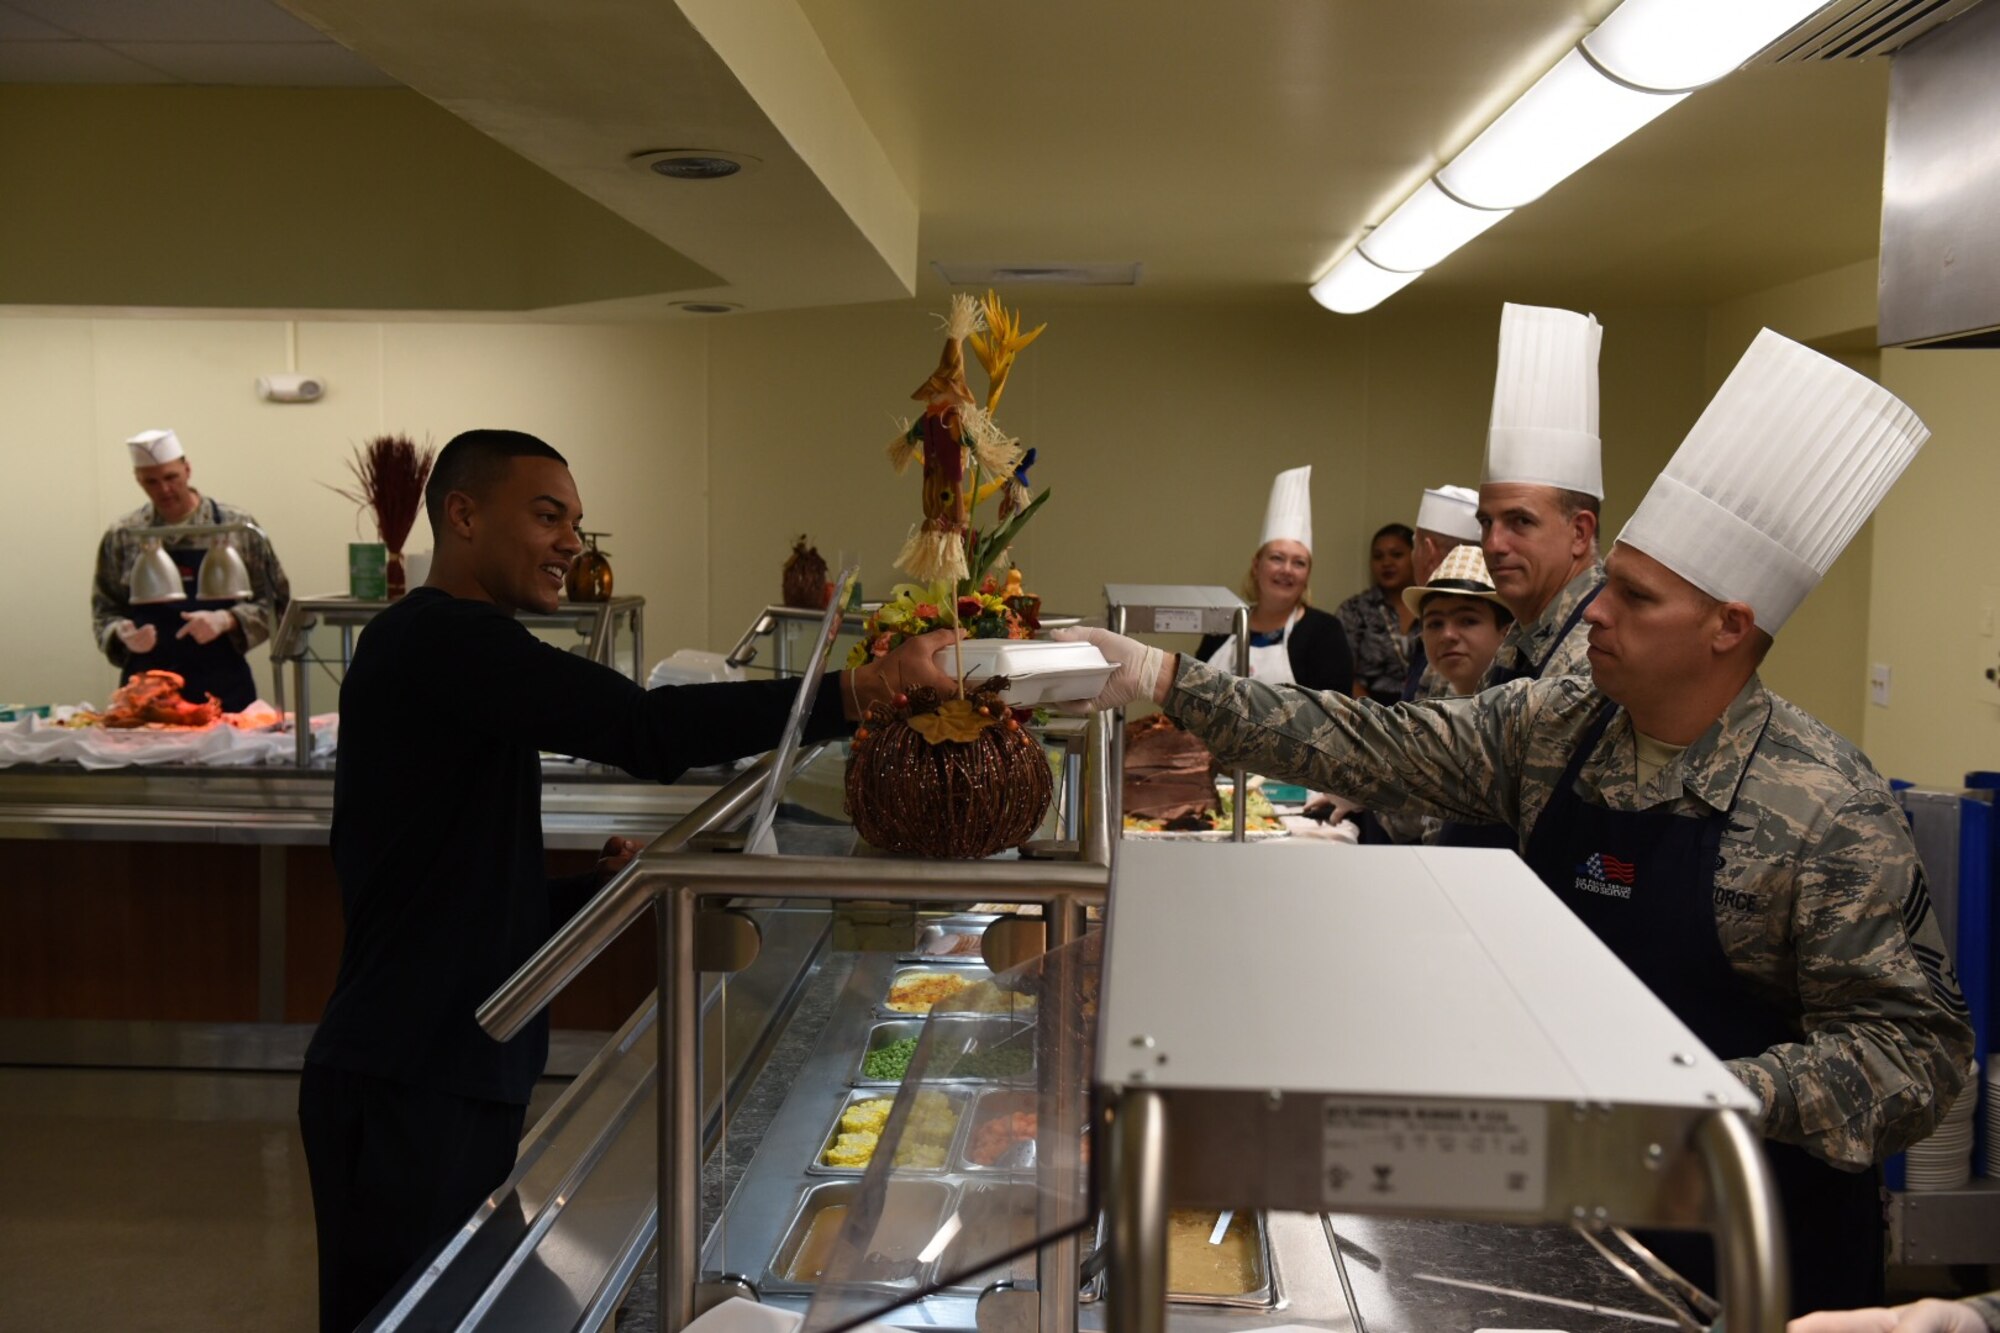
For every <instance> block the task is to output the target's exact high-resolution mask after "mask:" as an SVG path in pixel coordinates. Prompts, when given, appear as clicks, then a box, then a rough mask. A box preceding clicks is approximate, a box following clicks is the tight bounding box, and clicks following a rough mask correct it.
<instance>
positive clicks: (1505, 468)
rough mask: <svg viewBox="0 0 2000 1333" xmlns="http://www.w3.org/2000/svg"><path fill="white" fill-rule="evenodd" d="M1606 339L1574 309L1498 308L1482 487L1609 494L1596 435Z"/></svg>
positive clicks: (1600, 328)
mask: <svg viewBox="0 0 2000 1333" xmlns="http://www.w3.org/2000/svg"><path fill="white" fill-rule="evenodd" d="M1603 341H1604V328H1603V326H1602V325H1600V324H1599V323H1598V322H1597V321H1596V319H1594V318H1592V317H1591V316H1589V315H1579V314H1577V313H1576V312H1575V311H1574V310H1552V309H1550V308H1549V307H1547V306H1538V305H1513V304H1511V303H1510V304H1508V305H1504V306H1502V307H1500V369H1499V372H1498V373H1497V374H1496V375H1495V376H1494V379H1493V420H1492V424H1491V425H1490V426H1489V427H1488V428H1487V431H1486V470H1485V472H1484V473H1483V474H1482V475H1481V477H1480V478H1479V480H1480V482H1481V483H1482V484H1483V483H1485V482H1489V481H1498V482H1526V483H1528V484H1530V485H1535V486H1554V487H1556V488H1557V489H1558V490H1565V491H1582V492H1583V493H1584V494H1585V495H1591V496H1595V497H1596V498H1598V499H1600V500H1602V499H1603V498H1604V463H1603V459H1602V456H1601V455H1602V452H1603V450H1602V446H1601V444H1600V442H1599V440H1598V436H1597V348H1598V345H1599V344H1600V343H1602V342H1603Z"/></svg>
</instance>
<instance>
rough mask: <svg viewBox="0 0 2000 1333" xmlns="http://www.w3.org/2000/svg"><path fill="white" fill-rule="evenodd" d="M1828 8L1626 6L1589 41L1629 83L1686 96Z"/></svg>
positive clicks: (1813, 2) (1742, 1) (1773, 3)
mask: <svg viewBox="0 0 2000 1333" xmlns="http://www.w3.org/2000/svg"><path fill="white" fill-rule="evenodd" d="M1825 4H1826V0H1625V3H1624V4H1622V5H1620V6H1618V8H1617V9H1616V10H1615V11H1613V12H1612V14H1611V16H1610V17H1609V18H1607V19H1605V20H1604V22H1603V23H1601V24H1599V25H1598V27H1597V31H1595V32H1593V33H1591V34H1590V36H1588V37H1586V38H1584V39H1583V47H1584V49H1585V50H1586V51H1588V52H1589V53H1590V58H1591V59H1592V60H1595V61H1596V62H1597V63H1598V64H1599V65H1602V66H1603V67H1604V68H1605V69H1607V70H1609V71H1610V72H1611V73H1612V74H1613V75H1614V76H1616V77H1617V78H1620V79H1623V80H1625V81H1626V82H1627V83H1636V84H1638V85H1639V86H1640V87H1641V88H1657V89H1662V90H1666V91H1682V90H1685V89H1689V88H1699V87H1700V86H1701V85H1703V84H1705V83H1714V82H1715V81H1716V80H1717V79H1719V78H1722V77H1723V76H1724V75H1726V74H1728V73H1729V72H1730V71H1731V70H1733V69H1735V68H1736V67H1737V66H1739V65H1741V64H1742V63H1743V62H1744V61H1746V60H1748V59H1749V58H1750V57H1751V56H1754V55H1756V54H1757V53H1758V52H1759V51H1761V50H1763V49H1764V48H1765V47H1767V46H1769V45H1770V44H1771V43H1772V42H1775V41H1777V40H1778V38H1780V37H1782V36H1784V35H1785V34H1786V33H1787V32H1789V31H1790V30H1791V29H1793V28H1795V27H1797V26H1798V24H1799V22H1800V20H1802V19H1804V18H1805V17H1806V16H1807V15H1808V14H1811V13H1813V12H1814V11H1816V10H1819V9H1822V8H1824V7H1825Z"/></svg>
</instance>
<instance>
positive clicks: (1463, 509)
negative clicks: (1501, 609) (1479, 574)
mask: <svg viewBox="0 0 2000 1333" xmlns="http://www.w3.org/2000/svg"><path fill="white" fill-rule="evenodd" d="M1416 534H1417V537H1416V541H1415V542H1414V543H1413V544H1412V546H1411V549H1410V562H1411V565H1412V566H1413V570H1414V578H1413V579H1412V581H1411V585H1410V586H1411V587H1419V586H1421V585H1423V584H1426V583H1429V582H1430V581H1431V576H1432V575H1433V574H1436V573H1437V571H1438V566H1440V565H1442V564H1443V563H1444V559H1445V557H1446V556H1447V555H1449V554H1451V551H1452V548H1454V547H1457V546H1464V545H1466V544H1468V543H1470V544H1471V545H1473V546H1477V545H1478V544H1479V539H1480V531H1479V492H1478V491H1475V490H1472V489H1471V488H1469V487H1465V486H1431V487H1426V488H1425V490H1424V498H1423V499H1422V500H1421V501H1419V502H1418V504H1417V526H1416ZM1481 569H1482V571H1483V569H1484V565H1483V564H1482V566H1481ZM1403 593H1404V596H1405V598H1407V597H1408V595H1409V588H1405V589H1404V590H1403ZM1509 618H1510V619H1511V618H1512V613H1511V612H1510V613H1509ZM1450 693H1452V688H1451V683H1450V682H1449V681H1447V680H1445V679H1444V677H1442V676H1440V675H1439V674H1438V673H1437V672H1435V671H1432V670H1430V654H1429V650H1428V648H1427V647H1426V646H1425V644H1424V641H1423V638H1422V636H1421V635H1418V636H1417V639H1416V642H1415V644H1413V645H1412V646H1411V648H1410V670H1409V674H1408V675H1407V676H1406V677H1405V678H1404V680H1403V700H1404V702H1406V703H1407V702H1408V701H1409V700H1411V699H1437V698H1442V697H1443V696H1445V695H1447V694H1450Z"/></svg>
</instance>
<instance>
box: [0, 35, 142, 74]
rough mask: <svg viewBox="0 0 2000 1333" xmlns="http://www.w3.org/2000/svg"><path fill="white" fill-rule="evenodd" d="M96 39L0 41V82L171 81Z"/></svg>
mask: <svg viewBox="0 0 2000 1333" xmlns="http://www.w3.org/2000/svg"><path fill="white" fill-rule="evenodd" d="M172 82H174V79H173V78H172V77H171V76H170V75H166V74H162V73H160V72H159V71H158V70H153V69H148V68H147V67H146V66H144V65H141V64H139V63H138V62H136V61H132V60H127V59H126V58H125V57H124V56H121V55H119V54H118V53H117V52H116V51H107V50H106V49H104V48H103V47H101V46H99V45H97V44H96V43H95V42H0V83H172Z"/></svg>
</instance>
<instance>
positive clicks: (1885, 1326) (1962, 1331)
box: [1785, 1300, 1986, 1333]
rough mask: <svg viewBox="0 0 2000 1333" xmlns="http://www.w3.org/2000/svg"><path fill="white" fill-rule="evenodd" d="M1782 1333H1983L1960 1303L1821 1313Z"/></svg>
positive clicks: (1975, 1318)
mask: <svg viewBox="0 0 2000 1333" xmlns="http://www.w3.org/2000/svg"><path fill="white" fill-rule="evenodd" d="M1785 1329H1786V1333H1986V1321H1985V1320H1984V1319H1982V1318H1980V1317H1979V1315H1978V1314H1977V1313H1976V1312H1975V1311H1974V1310H1973V1308H1972V1307H1971V1306H1969V1305H1966V1304H1965V1303H1963V1302H1961V1301H1934V1300H1924V1301H1918V1302H1916V1303H1915V1304H1914V1305H1899V1306H1897V1307H1896V1308H1895V1309H1893V1310H1880V1309H1876V1310H1822V1311H1820V1312H1819V1313H1818V1314H1809V1315H1806V1316H1804V1317H1802V1318H1799V1319H1794V1320H1793V1321H1792V1322H1791V1323H1789V1324H1787V1325H1785Z"/></svg>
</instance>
